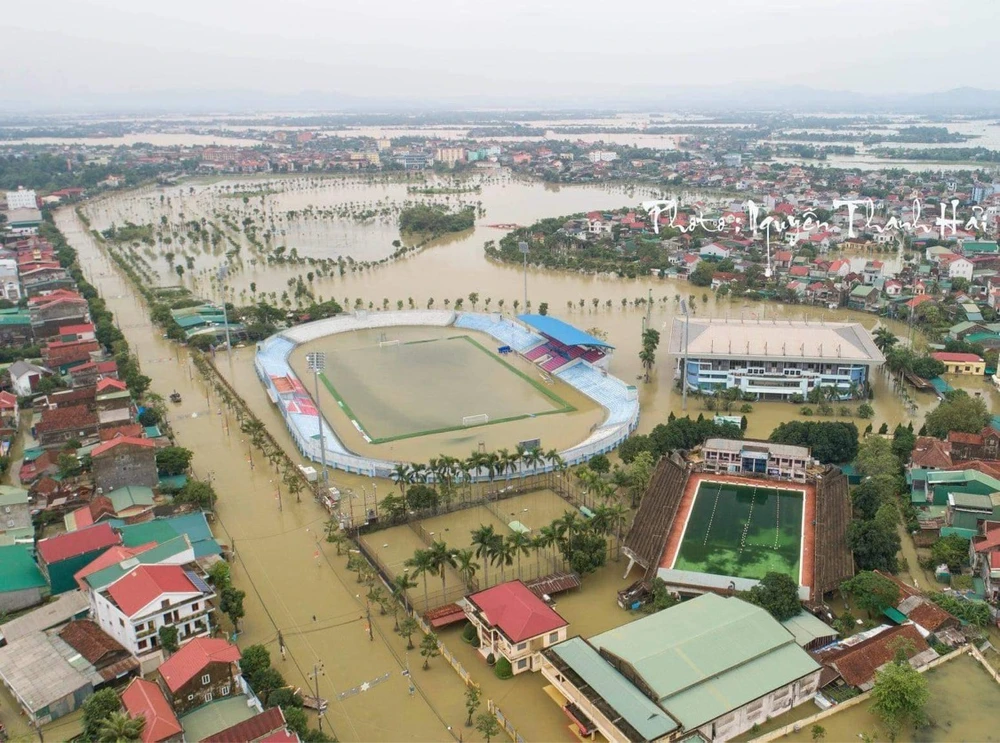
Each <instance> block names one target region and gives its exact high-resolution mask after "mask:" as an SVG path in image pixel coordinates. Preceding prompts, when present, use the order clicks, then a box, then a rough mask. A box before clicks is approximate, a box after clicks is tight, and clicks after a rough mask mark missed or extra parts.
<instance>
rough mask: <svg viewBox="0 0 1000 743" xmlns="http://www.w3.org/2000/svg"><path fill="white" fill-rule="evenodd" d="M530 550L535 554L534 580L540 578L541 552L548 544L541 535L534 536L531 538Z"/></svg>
mask: <svg viewBox="0 0 1000 743" xmlns="http://www.w3.org/2000/svg"><path fill="white" fill-rule="evenodd" d="M530 546H531V549H532V550H534V552H535V571H536V573H537V575H536V576H535V577H536V578H541V577H542V550H543V549H545V548H546V547H547V546H548V544H547V542H546V540H545V538H544V537H543V536H542V535H541V533H539V534H536V535H535V536H533V537H532V538H531V545H530Z"/></svg>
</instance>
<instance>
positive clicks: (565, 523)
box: [552, 511, 580, 551]
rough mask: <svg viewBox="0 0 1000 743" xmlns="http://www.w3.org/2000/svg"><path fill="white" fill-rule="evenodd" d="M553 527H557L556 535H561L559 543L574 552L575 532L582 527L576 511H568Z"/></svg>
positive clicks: (553, 523) (554, 522)
mask: <svg viewBox="0 0 1000 743" xmlns="http://www.w3.org/2000/svg"><path fill="white" fill-rule="evenodd" d="M552 526H553V527H555V530H556V534H558V535H559V541H560V542H564V543H565V544H566V549H567V550H568V551H572V550H573V532H574V531H576V530H577V529H578V528H579V526H580V521H579V519H577V516H576V511H566V513H564V514H563V515H562V516H560V517H559V518H557V519H556V520H555V521H553V522H552Z"/></svg>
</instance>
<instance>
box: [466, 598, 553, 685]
mask: <svg viewBox="0 0 1000 743" xmlns="http://www.w3.org/2000/svg"><path fill="white" fill-rule="evenodd" d="M466 616H467V618H468V619H469V621H470V622H472V624H473V625H474V626H475V627H476V629H477V632H478V634H479V652H480V654H482V655H483V657H487V656H488V655H490V654H493V655H494V656H501V655H502V656H503V657H504V658H506V659H507V660H508V661H510V665H511V669H512V670H513V672H514V673H515V674H517V673H521V672H522V671H528V670H532V669H533V667H534V663H535V660H534V659H535V657H537V656H538V654H539V651H540V650H542V649H543V648H547V647H549V646H550V645H554V644H555V643H557V642H561V641H562V640H565V639H566V628H567V626H568V622H567V621H566V620H565V619H563V618H562V617H561V616H559V614H557V613H556V611H555V610H554V609H553V608H552V607H550V606H549V605H548V604H546V603H545V602H544V601H542V599H540V598H538V596H536V595H535V594H533V593H532V592H531V591H530V590H529V589H528V588H527V587H526V586H525V585H524V583H522V582H521V581H519V580H515V581H509V582H507V583H501V584H499V585H497V586H493V587H492V588H487V589H486V590H485V591H479V592H478V593H474V594H472V595H471V596H469V598H468V608H467V609H466Z"/></svg>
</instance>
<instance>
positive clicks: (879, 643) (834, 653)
mask: <svg viewBox="0 0 1000 743" xmlns="http://www.w3.org/2000/svg"><path fill="white" fill-rule="evenodd" d="M900 646H902V647H904V648H905V652H906V656H907V659H908V660H909V662H910V665H912V666H913V667H914V668H918V669H919V668H921V667H922V666H924V665H926V664H927V663H928V662H929V661H931V660H934V658H936V657H937V653H936V652H934V650H933V649H931V647H930V646H929V645H928V644H927V640H925V639H924V637H923V636H922V635H921V634H920V632H919V631H918V630H917V628H916V626H914V625H912V624H904V625H901V626H898V627H885V626H883V627H880V628H879V632H878V633H877V634H874V635H872V636H871V637H867V638H865V639H863V640H862V641H861V642H854V643H852V644H846V643H845V644H843V645H837V646H834V647H832V648H830V649H827V650H823V651H821V652H817V653H813V658H815V659H816V660H817V661H818V662H819V663H822V664H823V666H825V669H824V673H823V678H824V681H825V684H824V686H828V685H830V684H831V683H834V682H838V681H839V682H840V684H838V685H846V686H850V687H854V688H855V689H858V690H860V691H868V690H869V689H871V688H872V685H873V684H874V682H875V672H876V671H878V670H879V669H880V668H882V667H883V666H885V665H886V664H888V663H891V662H892V661H893V659H894V658H895V656H896V648H897V647H900Z"/></svg>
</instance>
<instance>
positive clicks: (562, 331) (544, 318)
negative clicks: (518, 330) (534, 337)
mask: <svg viewBox="0 0 1000 743" xmlns="http://www.w3.org/2000/svg"><path fill="white" fill-rule="evenodd" d="M517 319H518V320H520V321H521V322H523V323H525V324H526V325H530V326H531V327H533V328H534V329H535V330H537V331H538V332H539V333H542V334H544V335H547V336H549V337H550V338H555V339H556V340H557V341H559V342H560V343H565V344H566V345H567V346H596V347H598V348H614V346H612V345H611V344H610V343H608V342H607V341H602V340H601V339H600V338H595V337H594V336H592V335H591V334H590V333H585V332H583V331H582V330H579V329H577V328H574V327H573V326H572V325H570V324H569V323H565V322H563V321H562V320H559V319H557V318H555V317H550V316H549V315H518V316H517Z"/></svg>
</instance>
